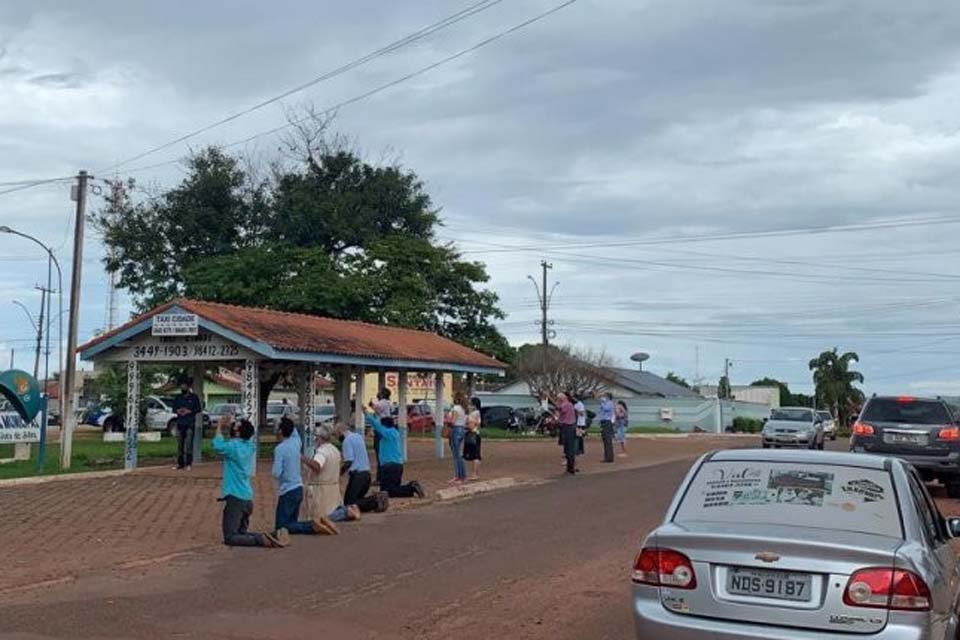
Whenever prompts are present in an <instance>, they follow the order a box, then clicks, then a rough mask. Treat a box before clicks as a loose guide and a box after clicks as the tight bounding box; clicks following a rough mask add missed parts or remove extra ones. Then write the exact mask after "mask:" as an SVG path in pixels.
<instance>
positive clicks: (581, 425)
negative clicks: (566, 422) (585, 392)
mask: <svg viewBox="0 0 960 640" xmlns="http://www.w3.org/2000/svg"><path fill="white" fill-rule="evenodd" d="M573 410H574V412H575V413H576V414H577V455H578V456H582V455H583V454H584V453H586V447H585V446H584V443H583V438H584V436H585V435H586V433H587V408H586V407H585V406H583V401H582V400H580V399H579V398H577V401H576V402H574V403H573Z"/></svg>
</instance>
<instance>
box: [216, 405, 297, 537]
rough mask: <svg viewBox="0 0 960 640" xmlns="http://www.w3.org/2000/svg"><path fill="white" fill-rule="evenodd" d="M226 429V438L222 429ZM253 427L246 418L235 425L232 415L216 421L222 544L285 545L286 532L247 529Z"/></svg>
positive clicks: (253, 461) (253, 463)
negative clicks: (220, 467)
mask: <svg viewBox="0 0 960 640" xmlns="http://www.w3.org/2000/svg"><path fill="white" fill-rule="evenodd" d="M224 428H226V429H230V430H231V435H232V437H231V438H230V439H229V440H227V439H226V438H224V437H223V432H222V430H223V429H224ZM253 434H254V428H253V425H252V424H250V421H248V420H241V421H240V424H239V425H235V423H234V420H233V416H232V415H230V414H227V415H225V416H224V417H223V418H221V419H220V420H219V421H218V422H217V435H216V437H214V439H213V450H214V451H215V452H216V453H218V454H220V455H221V456H223V488H222V489H221V492H220V499H221V500H222V501H223V544H226V545H229V546H232V547H285V546H287V544H288V542H289V537H288V536H287V535H286V532H285V531H283V532H280V533H279V535H274V534H271V533H250V532H248V531H247V527H249V526H250V514H252V513H253V485H252V484H251V483H250V478H251V477H253V474H254V470H255V469H256V447H255V446H254V444H253Z"/></svg>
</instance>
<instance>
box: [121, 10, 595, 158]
mask: <svg viewBox="0 0 960 640" xmlns="http://www.w3.org/2000/svg"><path fill="white" fill-rule="evenodd" d="M575 2H577V0H567V1H566V2H563V3H562V4H559V5H556V6H554V7H553V8H551V9H548V10H547V11H544V12H543V13H540V14H537V15H536V16H534V17H532V18H529V19H527V20H524V21H523V22H521V23H519V24H516V25H514V26H512V27H510V28H509V29H506V30H504V31H500V32H499V33H497V34H495V35H493V36H490V37H489V38H486V39H485V40H481V41H480V42H478V43H476V44H474V45H473V46H470V47H467V48H466V49H461V50H460V51H458V52H457V53H454V54H453V55H450V56H447V57H445V58H443V59H441V60H438V61H437V62H434V63H433V64H430V65H427V66H425V67H421V68H420V69H418V70H416V71H414V72H412V73H408V74H407V75H405V76H402V77H400V78H397V79H395V80H391V81H390V82H387V83H384V84H381V85H379V86H377V87H375V88H373V89H371V90H369V91H367V92H365V93H362V94H360V95H357V96H354V97H352V98H348V99H346V100H343V101H341V102H338V103H337V104H335V105H333V106H331V107H328V108H326V109H324V110H323V111H321V112H320V113H319V114H316V115H329V114H332V113H334V112H335V111H337V110H338V109H341V108H343V107H346V106H349V105H351V104H355V103H357V102H361V101H363V100H366V99H367V98H370V97H372V96H374V95H376V94H378V93H381V92H383V91H386V90H387V89H390V88H392V87H395V86H397V85H399V84H402V83H404V82H407V81H408V80H412V79H414V78H417V77H419V76H422V75H423V74H425V73H428V72H430V71H433V70H434V69H436V68H437V67H441V66H443V65H445V64H447V63H450V62H453V61H454V60H457V59H459V58H462V57H463V56H465V55H467V54H470V53H473V52H474V51H477V50H478V49H481V48H483V47H485V46H487V45H489V44H492V43H494V42H496V41H498V40H501V39H503V38H505V37H507V36H508V35H511V34H513V33H515V32H517V31H520V30H521V29H524V28H526V27H528V26H530V25H533V24H534V23H537V22H540V21H541V20H544V19H545V18H547V17H549V16H551V15H553V14H554V13H557V12H558V11H561V10H563V9H565V8H567V7H569V6H570V5H572V4H574V3H575ZM305 121H306V118H298V119H294V120H293V121H292V122H287V123H286V124H283V125H280V126H278V127H274V128H272V129H268V130H266V131H261V132H259V133H255V134H253V135H251V136H248V137H246V138H244V139H242V140H237V141H235V142H230V143H228V144H225V145H223V147H224V148H230V147H236V146H240V145H244V144H247V143H249V142H253V141H254V140H256V139H258V138H262V137H264V136H269V135H272V134H274V133H279V132H280V131H283V130H284V129H287V128H289V127H291V126H294V125H297V124H301V123H303V122H305ZM178 162H180V160H179V159H176V160H167V161H166V162H159V163H157V164H152V165H147V166H143V167H134V168H132V169H127V170H126V171H125V173H136V172H140V171H148V170H151V169H158V168H160V167H165V166H168V165H171V164H176V163H178Z"/></svg>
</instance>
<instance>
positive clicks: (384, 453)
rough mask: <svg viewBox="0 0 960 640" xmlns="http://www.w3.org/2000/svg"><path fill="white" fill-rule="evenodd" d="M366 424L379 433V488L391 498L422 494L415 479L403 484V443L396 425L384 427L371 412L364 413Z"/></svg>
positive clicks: (421, 495) (420, 495) (420, 496)
mask: <svg viewBox="0 0 960 640" xmlns="http://www.w3.org/2000/svg"><path fill="white" fill-rule="evenodd" d="M366 421H367V424H368V425H370V426H371V427H373V430H374V431H375V432H376V433H378V434H379V435H380V453H379V460H378V463H379V465H380V466H379V468H378V469H377V475H378V476H379V478H380V489H382V490H383V491H386V492H387V495H389V496H390V497H391V498H412V497H413V496H417V497H418V498H422V497H423V496H424V492H423V487H421V486H420V483H419V482H417V481H416V480H411V481H410V482H408V483H407V484H403V444H402V442H401V441H400V432H399V431H397V429H396V427H385V426H383V424H382V423H381V422H380V418H378V417H377V416H376V415H374V414H372V413H368V414H366Z"/></svg>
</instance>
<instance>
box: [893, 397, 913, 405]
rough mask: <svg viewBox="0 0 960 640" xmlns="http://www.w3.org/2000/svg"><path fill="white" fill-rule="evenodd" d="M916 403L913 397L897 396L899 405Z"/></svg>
mask: <svg viewBox="0 0 960 640" xmlns="http://www.w3.org/2000/svg"><path fill="white" fill-rule="evenodd" d="M916 401H917V399H916V398H914V397H913V396H899V397H898V398H897V402H899V403H900V404H910V403H911V402H916Z"/></svg>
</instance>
